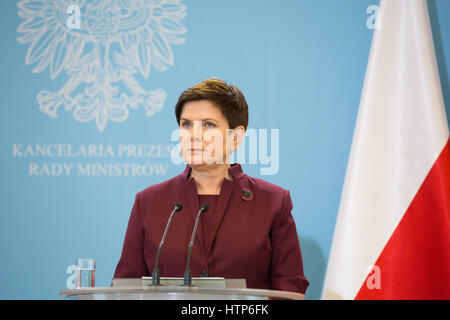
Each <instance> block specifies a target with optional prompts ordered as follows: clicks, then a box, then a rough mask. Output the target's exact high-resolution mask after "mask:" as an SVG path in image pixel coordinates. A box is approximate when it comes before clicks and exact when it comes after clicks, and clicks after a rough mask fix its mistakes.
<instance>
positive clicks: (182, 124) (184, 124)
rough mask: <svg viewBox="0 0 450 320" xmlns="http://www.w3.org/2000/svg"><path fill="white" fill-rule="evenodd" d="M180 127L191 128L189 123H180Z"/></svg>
mask: <svg viewBox="0 0 450 320" xmlns="http://www.w3.org/2000/svg"><path fill="white" fill-rule="evenodd" d="M181 126H182V127H183V128H189V127H190V126H191V123H190V122H187V121H185V122H182V123H181Z"/></svg>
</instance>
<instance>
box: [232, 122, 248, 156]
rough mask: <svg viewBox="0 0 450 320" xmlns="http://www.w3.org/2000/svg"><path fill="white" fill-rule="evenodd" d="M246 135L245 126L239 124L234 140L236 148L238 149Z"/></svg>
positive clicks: (235, 130) (235, 129)
mask: <svg viewBox="0 0 450 320" xmlns="http://www.w3.org/2000/svg"><path fill="white" fill-rule="evenodd" d="M244 136H245V128H244V126H237V127H236V128H234V141H233V142H234V143H233V146H234V150H236V149H237V148H238V147H239V145H240V144H241V143H242V141H243V140H244Z"/></svg>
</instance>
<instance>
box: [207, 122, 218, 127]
mask: <svg viewBox="0 0 450 320" xmlns="http://www.w3.org/2000/svg"><path fill="white" fill-rule="evenodd" d="M215 126H216V125H215V124H214V123H212V122H205V127H208V128H212V127H215Z"/></svg>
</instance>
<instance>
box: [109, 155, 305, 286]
mask: <svg viewBox="0 0 450 320" xmlns="http://www.w3.org/2000/svg"><path fill="white" fill-rule="evenodd" d="M190 169H191V168H190V166H189V165H187V166H186V169H185V170H184V172H183V173H181V174H179V175H178V176H176V177H174V178H172V179H170V180H167V181H164V182H162V183H159V184H156V185H153V186H150V187H148V188H147V189H145V190H143V191H141V192H139V193H137V195H136V199H135V203H134V205H133V209H132V211H131V215H130V219H129V222H128V227H127V231H126V234H125V240H124V243H123V249H122V255H121V257H120V260H119V262H118V264H117V267H116V271H115V274H114V278H140V277H142V276H151V274H152V270H153V267H154V262H155V257H156V251H157V249H158V246H159V243H160V241H161V238H162V235H163V233H164V228H165V225H166V223H167V220H168V218H169V215H170V213H171V210H172V208H173V206H174V204H175V203H182V204H183V209H182V210H181V211H180V212H176V213H175V215H174V217H173V220H172V223H171V226H170V230H169V232H168V234H167V238H166V241H165V244H164V248H163V250H162V252H161V256H160V260H159V269H160V271H161V277H183V274H184V268H185V264H186V255H187V248H188V245H189V241H190V237H191V232H192V228H193V226H194V220H195V217H196V214H197V212H198V210H199V200H198V195H197V190H196V186H195V181H194V178H190V179H189V173H190ZM229 173H230V175H231V176H232V178H233V180H228V179H224V180H223V182H222V187H221V189H220V195H219V197H218V199H217V207H216V211H215V214H214V216H213V223H212V224H211V241H209V243H205V242H204V239H205V238H204V236H203V234H202V233H203V232H204V231H203V228H202V227H201V222H200V225H199V228H198V232H197V235H196V238H195V240H194V247H193V250H192V257H191V273H192V276H193V277H199V276H200V274H201V273H202V275H204V274H207V275H208V276H210V277H225V278H245V279H246V282H247V287H248V288H259V289H273V290H285V291H293V292H300V293H305V291H306V288H307V287H308V285H309V282H308V281H307V280H306V278H305V275H304V273H303V263H302V256H301V252H300V245H299V240H298V236H297V230H296V227H295V222H294V219H293V217H292V215H291V210H292V201H291V198H290V194H289V191H288V190H285V189H283V188H281V187H279V186H276V185H274V184H271V183H269V182H266V181H264V180H261V179H258V178H252V177H249V176H247V175H246V174H245V173H244V172H243V171H242V168H241V165H240V164H233V165H232V166H231V167H230V169H229ZM244 188H246V189H248V190H250V191H251V195H250V194H249V193H245V192H244ZM208 213H209V212H207V213H204V214H208Z"/></svg>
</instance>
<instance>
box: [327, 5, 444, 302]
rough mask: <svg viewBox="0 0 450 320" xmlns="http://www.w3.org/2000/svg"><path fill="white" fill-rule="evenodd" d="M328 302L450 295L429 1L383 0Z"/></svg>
mask: <svg viewBox="0 0 450 320" xmlns="http://www.w3.org/2000/svg"><path fill="white" fill-rule="evenodd" d="M378 19H381V20H380V21H378V24H377V25H378V26H379V27H377V29H375V31H374V35H373V40H372V47H371V51H370V56H369V62H368V66H367V71H366V77H365V81H364V88H363V92H362V95H361V102H360V106H359V110H358V116H357V120H356V126H355V131H354V136H353V142H352V147H351V152H350V157H349V162H348V166H347V172H346V176H345V182H344V187H343V191H342V196H341V203H340V207H339V212H338V216H337V221H336V227H335V231H334V236H333V242H332V247H331V251H330V257H329V260H328V267H327V273H326V277H325V283H324V287H323V293H322V298H324V299H450V151H449V129H448V122H447V117H446V114H445V107H444V102H443V97H442V89H441V84H440V80H439V73H438V68H437V64H436V57H435V52H434V45H433V37H432V33H431V27H430V21H429V16H428V9H427V3H426V0H396V1H389V0H388V1H384V0H382V1H381V2H380V9H379V13H378Z"/></svg>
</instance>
